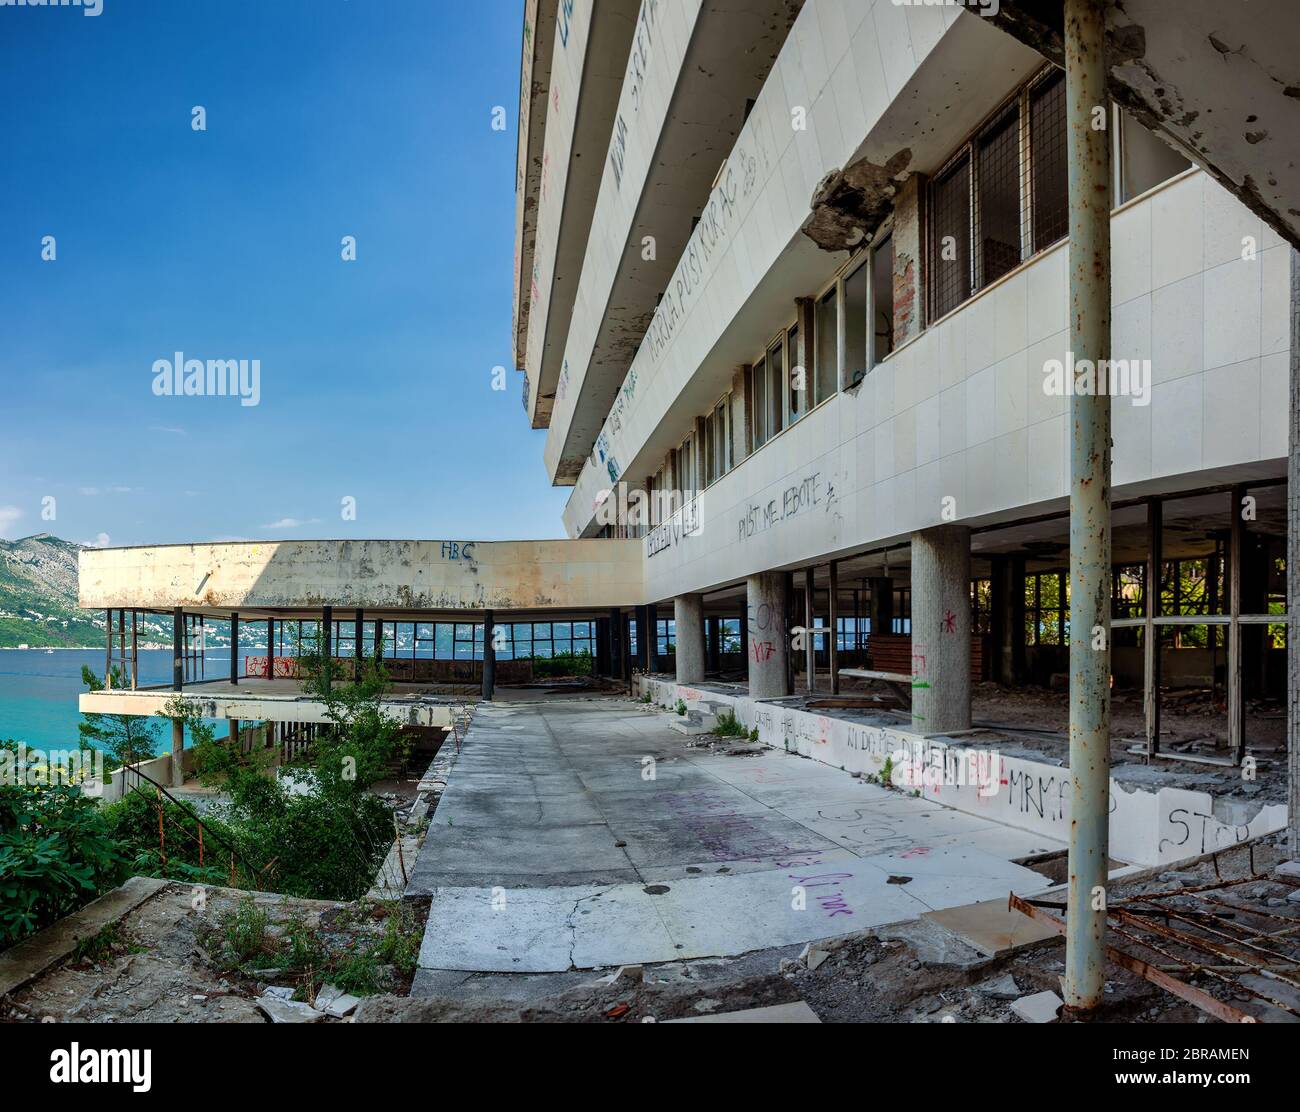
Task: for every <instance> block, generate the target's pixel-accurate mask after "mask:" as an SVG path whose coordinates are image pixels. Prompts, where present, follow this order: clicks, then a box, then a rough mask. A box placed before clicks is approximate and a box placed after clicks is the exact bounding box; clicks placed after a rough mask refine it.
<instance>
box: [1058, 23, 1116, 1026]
mask: <svg viewBox="0 0 1300 1112" xmlns="http://www.w3.org/2000/svg"><path fill="white" fill-rule="evenodd" d="M1105 48H1106V26H1105V18H1104V15H1103V12H1102V6H1101V4H1100V3H1099V2H1098V0H1065V96H1066V107H1065V111H1066V121H1067V124H1068V136H1069V147H1068V160H1067V166H1068V179H1069V205H1068V209H1069V213H1070V247H1069V252H1070V253H1069V267H1070V317H1069V319H1070V348H1069V350H1070V352H1071V353H1072V354H1073V356H1074V360H1075V374H1076V378H1077V377H1079V376H1081V375H1083V374H1085V373H1086V372H1087V371H1088V370H1091V369H1092V368H1094V367H1096V366H1097V365H1098V363H1099V361H1100V360H1102V359H1109V356H1110V294H1111V273H1110V209H1111V203H1110V202H1111V174H1110V142H1111V137H1110V133H1109V131H1098V130H1096V129H1095V128H1094V127H1093V126H1092V120H1093V116H1094V113H1095V112H1096V110H1097V107H1098V106H1105V105H1106V104H1107V103H1108V102H1107V99H1106V60H1105ZM1106 385H1107V386H1108V385H1109V384H1108V383H1107V384H1106ZM1096 386H1097V389H1096V390H1092V391H1088V392H1086V393H1085V392H1080V391H1075V392H1074V395H1073V396H1072V397H1071V398H1070V426H1071V435H1070V629H1071V636H1070V774H1071V780H1072V781H1073V787H1074V790H1073V794H1072V795H1071V801H1070V806H1071V810H1070V854H1069V887H1068V903H1067V909H1066V935H1065V976H1064V978H1063V979H1062V985H1063V987H1064V990H1065V1003H1066V1006H1067V1007H1069V1008H1071V1009H1075V1010H1086V1009H1092V1008H1095V1007H1096V1006H1097V1005H1098V1004H1100V1003H1101V1000H1102V988H1103V985H1104V982H1105V973H1106V952H1105V946H1106V910H1105V901H1104V900H1101V899H1098V895H1099V894H1100V893H1104V892H1105V888H1106V862H1107V852H1108V850H1109V833H1110V831H1109V814H1108V812H1109V804H1110V799H1109V795H1110V604H1111V603H1110V600H1111V568H1110V559H1111V539H1110V481H1111V472H1110V424H1111V422H1110V404H1111V403H1110V394H1109V391H1108V390H1106V389H1102V388H1101V387H1102V382H1101V381H1100V376H1098V381H1097V383H1096Z"/></svg>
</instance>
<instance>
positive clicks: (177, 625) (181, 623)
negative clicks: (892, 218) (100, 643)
mask: <svg viewBox="0 0 1300 1112" xmlns="http://www.w3.org/2000/svg"><path fill="white" fill-rule="evenodd" d="M109 630H110V633H111V630H112V626H111V625H110V626H109ZM184 642H185V611H184V610H182V609H181V608H180V607H179V606H178V607H176V608H175V609H174V610H173V611H172V690H173V691H180V690H181V689H182V688H183V687H184V686H185V649H184ZM110 671H111V669H110ZM105 675H107V672H106V673H105ZM104 686H105V687H109V686H111V684H108V683H105V685H104Z"/></svg>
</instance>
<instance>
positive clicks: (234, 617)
mask: <svg viewBox="0 0 1300 1112" xmlns="http://www.w3.org/2000/svg"><path fill="white" fill-rule="evenodd" d="M230 682H231V683H232V684H234V685H235V686H238V685H239V615H238V614H237V613H236V614H231V615H230Z"/></svg>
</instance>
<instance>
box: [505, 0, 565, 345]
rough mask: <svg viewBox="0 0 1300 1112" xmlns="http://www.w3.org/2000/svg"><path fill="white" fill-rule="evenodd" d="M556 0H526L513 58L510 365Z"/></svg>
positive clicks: (527, 261)
mask: <svg viewBox="0 0 1300 1112" xmlns="http://www.w3.org/2000/svg"><path fill="white" fill-rule="evenodd" d="M558 4H559V0H527V3H526V4H525V6H524V34H523V44H522V46H521V48H520V60H519V152H518V155H517V158H516V162H515V285H514V298H515V305H514V321H515V350H514V359H515V366H516V367H522V366H523V365H524V349H525V347H526V346H527V339H528V310H529V307H530V304H531V302H530V301H529V296H528V291H529V287H530V285H531V284H532V274H533V247H534V244H535V242H536V239H537V197H538V193H539V191H540V189H541V181H542V165H543V162H542V159H543V150H542V144H543V141H544V140H545V138H546V116H547V111H546V108H547V104H548V102H549V100H550V94H551V53H552V51H554V49H555V30H556V25H555V14H556V8H557V6H558Z"/></svg>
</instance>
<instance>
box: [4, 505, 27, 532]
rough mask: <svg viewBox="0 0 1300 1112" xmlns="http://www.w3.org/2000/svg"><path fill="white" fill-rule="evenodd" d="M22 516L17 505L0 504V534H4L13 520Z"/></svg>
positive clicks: (10, 526)
mask: <svg viewBox="0 0 1300 1112" xmlns="http://www.w3.org/2000/svg"><path fill="white" fill-rule="evenodd" d="M22 516H23V511H22V510H20V509H19V508H18V507H17V506H0V536H6V535H7V534H8V533H9V530H10V529H11V528H12V527H13V524H14V522H15V521H17V520H18V519H19V518H21V517H22Z"/></svg>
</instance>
